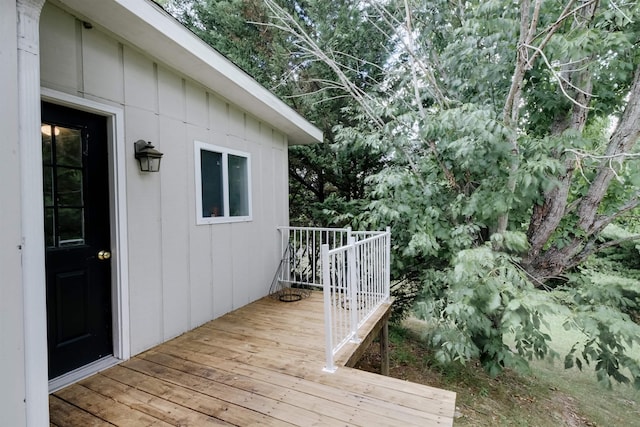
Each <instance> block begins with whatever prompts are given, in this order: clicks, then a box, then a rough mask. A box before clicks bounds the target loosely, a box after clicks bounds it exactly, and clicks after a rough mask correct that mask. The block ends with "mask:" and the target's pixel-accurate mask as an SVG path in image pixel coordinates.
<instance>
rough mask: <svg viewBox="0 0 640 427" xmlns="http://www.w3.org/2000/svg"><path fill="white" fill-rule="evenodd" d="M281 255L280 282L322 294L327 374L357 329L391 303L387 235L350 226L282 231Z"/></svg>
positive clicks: (388, 239) (356, 340)
mask: <svg viewBox="0 0 640 427" xmlns="http://www.w3.org/2000/svg"><path fill="white" fill-rule="evenodd" d="M280 231H281V233H282V253H283V254H285V256H284V258H283V262H282V268H281V269H280V273H279V280H280V281H281V282H282V283H286V284H288V285H294V286H315V287H318V288H322V290H323V293H324V317H325V347H326V350H325V351H326V359H327V360H326V366H325V370H326V371H330V372H334V371H335V370H336V366H335V363H334V358H335V355H336V354H337V352H338V351H340V349H341V348H342V347H343V346H344V345H345V344H346V343H347V342H349V341H351V342H358V341H359V340H360V338H359V336H358V329H359V328H360V327H361V326H362V325H363V324H364V323H365V322H366V321H367V319H368V318H369V317H370V316H371V315H372V314H373V313H374V312H375V311H376V310H377V309H378V308H379V307H380V305H382V304H383V303H385V302H388V301H389V283H390V258H391V254H390V252H391V233H390V231H389V229H387V230H386V231H351V229H349V228H342V229H336V228H307V227H280Z"/></svg>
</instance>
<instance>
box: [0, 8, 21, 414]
mask: <svg viewBox="0 0 640 427" xmlns="http://www.w3.org/2000/svg"><path fill="white" fill-rule="evenodd" d="M0 10H1V11H2V13H0V94H2V102H0V129H2V140H1V141H0V201H1V202H0V242H1V243H2V244H0V338H1V339H2V342H1V343H0V378H1V379H2V387H0V425H3V426H4V425H6V426H21V425H24V424H25V423H26V412H25V411H26V407H25V402H24V399H25V382H24V378H25V367H24V323H23V313H22V307H23V291H22V267H21V262H20V245H21V235H22V233H21V227H20V225H19V224H20V223H21V209H20V206H21V201H20V185H16V183H17V182H19V179H20V158H19V151H20V144H19V142H18V111H17V109H16V105H18V89H17V84H16V83H17V81H18V75H17V71H18V63H17V38H16V18H15V17H16V3H15V1H14V0H0ZM5 11H6V13H5Z"/></svg>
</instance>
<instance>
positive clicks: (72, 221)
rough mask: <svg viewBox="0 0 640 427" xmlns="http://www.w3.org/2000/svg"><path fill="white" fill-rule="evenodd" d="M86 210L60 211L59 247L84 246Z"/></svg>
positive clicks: (66, 209)
mask: <svg viewBox="0 0 640 427" xmlns="http://www.w3.org/2000/svg"><path fill="white" fill-rule="evenodd" d="M83 211H84V210H83V209H82V208H77V209H76V208H60V209H58V227H59V230H58V232H59V233H60V235H59V236H58V237H59V239H60V240H59V241H58V246H60V247H62V246H74V245H82V244H84V212H83Z"/></svg>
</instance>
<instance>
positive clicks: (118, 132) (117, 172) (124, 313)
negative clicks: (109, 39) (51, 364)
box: [39, 88, 131, 391]
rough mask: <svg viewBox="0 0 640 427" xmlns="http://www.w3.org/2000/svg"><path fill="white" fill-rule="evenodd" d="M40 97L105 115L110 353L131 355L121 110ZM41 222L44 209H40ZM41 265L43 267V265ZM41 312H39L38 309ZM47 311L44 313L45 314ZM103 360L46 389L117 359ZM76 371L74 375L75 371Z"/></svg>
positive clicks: (51, 94)
mask: <svg viewBox="0 0 640 427" xmlns="http://www.w3.org/2000/svg"><path fill="white" fill-rule="evenodd" d="M40 93H41V97H42V100H43V101H47V102H51V103H53V104H57V105H62V106H65V107H70V108H74V109H76V110H81V111H86V112H90V113H93V114H97V115H100V116H104V117H106V118H107V138H108V152H109V177H108V179H109V204H110V213H109V218H110V224H111V251H112V253H113V257H112V258H111V259H112V260H113V263H112V269H111V290H112V294H111V301H112V331H113V356H114V358H115V359H119V360H126V359H128V358H129V357H130V356H131V347H130V340H129V337H130V325H129V274H128V272H129V259H128V244H127V198H126V194H127V193H126V174H125V165H126V158H125V152H126V149H125V145H126V144H125V139H124V138H125V137H124V110H123V109H122V108H120V107H114V106H112V105H108V104H103V103H100V102H97V101H93V100H89V99H85V98H80V97H77V96H73V95H69V94H67V93H64V92H59V91H55V90H52V89H48V88H41V90H40ZM40 215H42V223H43V224H44V213H43V212H41V213H40ZM42 268H43V269H44V268H45V267H44V266H42ZM39 315H40V316H42V315H43V314H42V313H39ZM45 315H46V314H45ZM115 359H114V360H106V361H105V363H96V364H90V365H88V367H87V369H83V368H79V369H78V370H76V371H73V372H72V373H70V374H65V375H63V376H62V377H60V379H54V380H52V381H50V382H49V390H50V391H53V390H55V389H59V388H61V387H64V386H65V385H68V384H70V383H72V382H74V381H77V380H78V379H80V378H82V377H85V376H87V375H90V374H93V373H95V372H97V371H98V370H100V369H104V367H105V365H109V364H113V363H115V362H117V360H115ZM74 373H75V375H74Z"/></svg>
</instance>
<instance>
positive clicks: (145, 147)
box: [133, 139, 163, 172]
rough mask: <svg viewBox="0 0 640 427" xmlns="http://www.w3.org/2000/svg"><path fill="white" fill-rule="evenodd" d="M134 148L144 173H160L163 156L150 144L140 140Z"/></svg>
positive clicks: (134, 144) (135, 143)
mask: <svg viewBox="0 0 640 427" xmlns="http://www.w3.org/2000/svg"><path fill="white" fill-rule="evenodd" d="M133 146H134V147H135V150H136V159H138V162H140V170H141V171H142V172H158V171H159V170H160V160H161V159H162V156H163V154H162V153H161V152H159V151H158V150H156V149H155V148H153V145H151V143H150V142H147V141H143V140H141V139H139V140H137V141H136V142H134V143H133Z"/></svg>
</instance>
